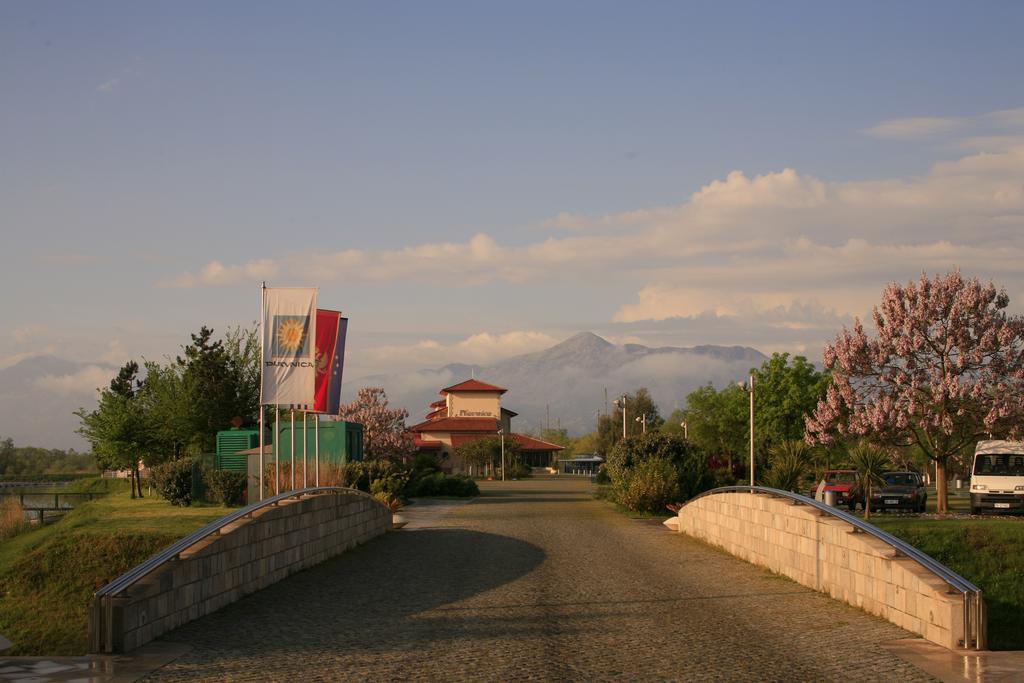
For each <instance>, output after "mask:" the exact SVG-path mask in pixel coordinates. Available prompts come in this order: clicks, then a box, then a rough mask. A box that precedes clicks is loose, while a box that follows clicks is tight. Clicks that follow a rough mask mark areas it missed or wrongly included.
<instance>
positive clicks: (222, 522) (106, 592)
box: [93, 486, 376, 598]
mask: <svg viewBox="0 0 1024 683" xmlns="http://www.w3.org/2000/svg"><path fill="white" fill-rule="evenodd" d="M322 493H346V494H357V495H360V496H366V497H367V498H370V499H372V500H376V498H374V497H373V496H371V495H370V494H368V493H364V492H362V491H360V490H358V489H350V488H344V487H341V486H319V487H310V488H305V489H294V490H292V491H285V492H283V493H279V494H277V495H276V496H271V497H270V498H265V499H263V500H261V501H259V502H256V503H253V504H251V505H246V506H245V507H243V508H239V509H237V510H235V511H234V512H231V513H228V514H226V515H224V516H223V517H221V518H220V519H215V520H214V521H212V522H210V523H209V524H207V525H206V526H204V527H203V528H202V529H199V530H198V531H195V532H193V533H191V534H189V535H188V536H186V537H184V538H182V539H181V540H178V541H175V542H174V543H172V544H171V545H169V546H167V547H166V548H164V549H163V550H161V551H160V552H158V553H157V554H156V555H153V556H152V557H150V558H149V559H148V560H146V561H145V562H143V563H142V564H139V565H136V566H135V567H133V568H131V569H129V570H128V571H126V572H125V573H124V574H122V575H121V576H119V577H117V578H116V579H114V580H113V581H111V582H110V583H108V584H107V585H105V586H103V587H102V588H99V589H98V590H97V591H96V592H95V593H94V594H93V595H94V598H101V597H104V596H113V595H117V594H119V593H122V592H124V591H125V590H126V589H128V588H129V587H130V586H131V585H132V584H133V583H135V582H137V581H139V580H140V579H143V578H145V577H146V576H147V575H149V574H151V573H153V572H154V571H156V570H157V569H158V568H159V567H160V566H161V565H162V564H164V563H165V562H168V561H169V560H174V559H177V557H178V555H180V554H181V553H182V552H184V551H186V550H188V549H189V548H191V547H192V546H193V545H195V544H196V543H198V542H199V541H202V540H203V539H205V538H206V537H207V536H212V535H214V534H219V533H220V530H221V529H222V528H224V527H226V526H227V525H228V524H231V523H232V522H237V521H238V520H240V519H244V518H246V517H249V516H251V515H252V513H253V512H255V511H256V510H259V509H260V508H264V507H271V506H275V505H277V504H278V503H280V502H281V501H283V500H287V499H289V498H302V497H303V496H315V495H319V494H322Z"/></svg>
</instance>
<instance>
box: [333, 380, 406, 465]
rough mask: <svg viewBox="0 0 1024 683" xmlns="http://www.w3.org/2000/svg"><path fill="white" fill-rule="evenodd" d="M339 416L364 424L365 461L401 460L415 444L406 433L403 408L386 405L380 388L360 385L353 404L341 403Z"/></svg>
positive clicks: (385, 398)
mask: <svg viewBox="0 0 1024 683" xmlns="http://www.w3.org/2000/svg"><path fill="white" fill-rule="evenodd" d="M338 415H339V416H340V417H341V419H342V420H345V421H346V422H358V423H359V424H361V425H363V457H364V458H366V459H367V460H391V461H394V462H404V461H405V460H406V459H408V458H409V457H410V456H412V454H413V453H415V452H416V447H415V445H413V442H412V438H411V437H410V436H409V434H408V433H407V432H406V429H405V418H407V417H409V411H408V410H405V409H404V408H388V397H387V394H385V393H384V389H383V388H381V387H363V388H362V389H360V390H359V396H358V397H357V398H356V400H355V401H352V403H343V404H342V405H341V407H340V408H339V409H338Z"/></svg>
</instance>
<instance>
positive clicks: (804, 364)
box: [747, 353, 830, 453]
mask: <svg viewBox="0 0 1024 683" xmlns="http://www.w3.org/2000/svg"><path fill="white" fill-rule="evenodd" d="M752 374H753V375H754V404H755V406H754V408H755V409H754V439H755V450H756V451H757V452H759V453H767V452H768V451H769V450H770V449H771V448H772V446H773V445H775V444H777V443H780V442H782V441H786V440H793V439H803V438H804V421H805V419H806V418H807V416H808V415H811V414H812V413H813V412H814V409H815V408H816V407H817V405H818V401H819V400H820V399H821V398H822V397H824V396H825V392H826V390H827V389H828V384H829V380H830V377H829V374H828V373H827V372H819V371H818V370H817V369H816V368H815V367H814V365H813V364H812V363H810V362H808V360H807V359H806V358H804V357H803V356H794V357H793V358H792V360H790V357H789V354H788V353H774V354H772V357H771V358H769V359H768V360H766V361H765V362H764V363H762V364H761V367H760V368H758V369H756V370H754V371H753V373H752ZM747 434H748V438H749V431H748V432H747Z"/></svg>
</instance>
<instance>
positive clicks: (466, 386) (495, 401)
mask: <svg viewBox="0 0 1024 683" xmlns="http://www.w3.org/2000/svg"><path fill="white" fill-rule="evenodd" d="M506 391H508V390H507V389H504V388H502V387H498V386H495V385H493V384H488V383H486V382H481V381H480V380H478V379H475V378H474V379H468V380H466V381H464V382H459V383H458V384H453V385H452V386H450V387H445V388H444V389H442V390H441V391H440V392H439V393H440V395H441V396H442V398H441V400H439V401H434V402H433V403H431V404H430V410H429V411H428V412H427V416H426V419H425V420H424V421H423V422H420V423H419V424H417V425H413V426H412V427H410V428H409V431H410V432H411V434H412V437H413V443H415V444H416V446H417V447H418V448H419V449H420V451H421V452H424V453H434V454H436V455H440V456H441V458H442V467H443V468H444V469H445V470H446V471H448V472H454V473H467V471H468V466H467V465H466V463H464V462H463V461H462V459H461V458H459V457H458V455H457V454H456V449H458V447H459V446H462V445H463V444H467V443H470V442H472V441H478V440H480V439H486V438H490V437H495V436H498V435H499V434H505V435H506V438H511V439H513V440H515V442H516V443H517V444H518V445H519V450H520V454H521V457H522V458H523V460H524V461H525V463H526V464H527V465H529V466H531V467H547V466H549V465H551V464H553V462H554V460H555V454H556V453H557V452H558V451H560V450H563V447H562V446H559V445H558V444H553V443H548V442H547V441H542V440H541V439H536V438H534V437H532V436H527V435H525V434H516V433H514V432H513V431H512V418H513V417H515V416H516V415H517V413H515V412H514V411H511V410H508V409H507V408H503V407H502V405H501V396H502V394H504V393H505V392H506Z"/></svg>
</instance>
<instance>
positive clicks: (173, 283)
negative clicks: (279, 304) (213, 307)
mask: <svg viewBox="0 0 1024 683" xmlns="http://www.w3.org/2000/svg"><path fill="white" fill-rule="evenodd" d="M279 272H280V268H279V267H278V265H277V263H275V262H274V261H273V260H272V259H258V260H255V261H249V262H248V263H246V264H243V265H240V266H230V265H224V264H223V263H221V262H220V261H210V262H209V263H207V264H206V265H205V266H203V268H202V269H201V270H200V271H199V272H198V273H182V274H181V275H179V276H177V277H175V278H173V279H171V280H165V281H163V282H161V283H159V285H160V286H161V287H184V288H189V287H201V286H206V285H218V286H230V285H245V284H251V283H253V282H258V281H259V280H264V279H267V278H274V277H277V275H278V273H279Z"/></svg>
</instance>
